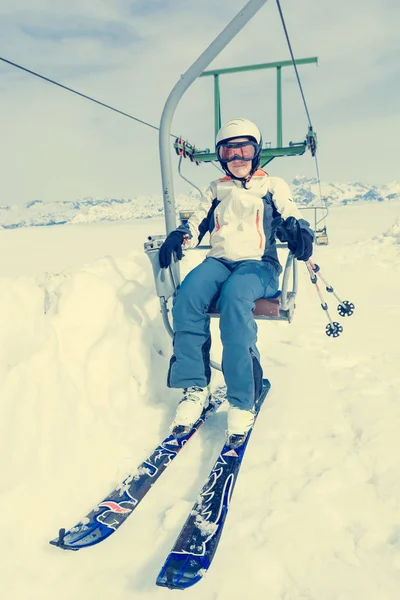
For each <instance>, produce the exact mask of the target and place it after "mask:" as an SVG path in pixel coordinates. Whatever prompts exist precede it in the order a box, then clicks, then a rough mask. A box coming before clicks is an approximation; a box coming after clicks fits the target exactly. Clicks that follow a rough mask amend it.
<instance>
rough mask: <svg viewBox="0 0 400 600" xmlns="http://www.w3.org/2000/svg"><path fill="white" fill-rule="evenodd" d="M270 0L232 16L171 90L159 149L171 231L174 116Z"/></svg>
mask: <svg viewBox="0 0 400 600" xmlns="http://www.w3.org/2000/svg"><path fill="white" fill-rule="evenodd" d="M266 2H267V0H250V1H249V2H248V3H247V4H246V6H244V7H243V8H242V10H241V11H240V12H239V13H238V14H237V15H236V16H235V17H234V18H233V19H232V21H231V22H230V23H229V24H228V25H227V26H226V27H225V29H223V30H222V32H221V33H220V34H219V35H218V36H217V37H216V38H215V40H214V41H213V42H212V43H211V44H210V46H209V47H208V48H207V49H206V50H205V51H204V52H203V54H201V55H200V56H199V58H198V59H197V60H196V61H195V62H194V63H193V65H192V66H191V67H190V68H189V69H188V70H187V71H186V73H185V74H184V75H182V76H181V78H180V80H179V81H178V83H176V84H175V86H174V87H173V89H172V91H171V92H170V94H169V96H168V98H167V101H166V103H165V105H164V109H163V112H162V116H161V121H160V133H159V150H160V165H161V179H162V189H163V198H164V211H165V226H166V232H167V234H168V233H170V231H172V230H173V229H175V228H176V215H175V198H174V187H173V177H172V164H171V147H170V133H171V123H172V119H173V116H174V113H175V110H176V107H177V105H178V102H179V100H180V99H181V98H182V96H183V94H184V93H185V92H186V90H187V89H188V88H189V86H190V85H191V84H192V83H193V82H194V81H195V79H196V78H197V77H198V76H199V75H200V74H201V73H202V72H203V71H204V69H205V68H206V67H207V65H209V64H210V63H211V61H212V60H214V58H215V57H216V56H218V54H219V53H220V52H221V51H222V50H223V49H224V48H225V46H227V45H228V44H229V42H230V41H231V40H232V39H233V38H234V37H235V35H236V34H237V33H239V31H241V29H243V27H244V26H245V25H246V24H247V23H248V21H250V19H251V18H252V17H253V16H254V15H255V14H256V13H257V12H258V11H259V10H260V8H261V7H262V6H263V5H264V4H266Z"/></svg>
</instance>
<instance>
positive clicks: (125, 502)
mask: <svg viewBox="0 0 400 600" xmlns="http://www.w3.org/2000/svg"><path fill="white" fill-rule="evenodd" d="M225 399H226V387H225V386H221V387H219V388H217V389H216V390H215V391H214V392H212V398H211V402H210V404H209V406H208V407H207V408H206V409H205V410H203V413H202V415H201V417H200V419H199V420H198V421H196V423H195V424H194V425H193V427H192V429H191V430H190V431H189V433H187V434H186V435H184V436H182V437H180V438H179V439H176V438H175V437H174V436H173V435H169V436H168V437H167V438H165V440H164V441H163V442H161V444H160V445H159V446H157V448H156V449H155V450H154V452H153V453H152V454H151V455H150V456H149V457H148V458H147V459H146V460H145V461H144V462H142V464H141V465H139V467H138V468H137V469H136V470H135V472H134V473H131V474H130V475H129V476H128V477H127V478H126V479H124V481H123V482H122V483H121V484H120V485H118V486H117V487H116V488H115V489H114V490H113V491H112V492H111V494H109V495H108V496H107V497H106V498H104V500H103V501H102V502H100V503H99V504H98V505H97V506H96V507H95V508H94V509H93V510H92V511H90V512H89V513H88V514H87V515H86V517H84V518H83V519H81V521H79V523H78V524H77V525H75V527H72V528H71V529H68V530H65V529H60V531H59V535H58V538H56V539H54V540H51V541H50V544H53V545H54V546H58V547H59V548H63V549H64V550H79V549H80V548H86V547H87V546H94V545H95V544H98V543H99V542H102V541H103V540H105V539H106V538H108V537H109V536H110V535H111V534H113V533H114V531H116V530H117V529H118V528H119V527H120V526H121V525H122V523H124V522H125V521H126V519H127V518H128V517H129V516H130V515H131V514H132V512H133V511H134V510H135V508H136V507H137V506H138V504H139V503H140V502H141V501H142V500H143V498H144V497H145V495H146V494H147V492H148V491H149V490H150V488H151V487H152V486H153V485H154V484H155V482H156V481H157V480H158V479H159V477H160V476H161V475H162V474H163V473H164V471H165V469H166V468H167V467H168V465H170V464H171V462H172V461H173V460H174V458H175V457H176V456H177V454H178V453H179V452H180V450H181V449H182V448H183V446H184V445H185V444H186V442H188V441H189V440H190V438H191V437H192V436H193V434H194V433H195V432H196V431H197V430H198V429H199V428H200V427H201V425H202V424H203V423H204V421H206V419H208V417H209V416H211V415H212V414H213V413H215V411H216V410H217V409H218V408H219V406H220V405H221V404H222V403H223V402H224V400H225Z"/></svg>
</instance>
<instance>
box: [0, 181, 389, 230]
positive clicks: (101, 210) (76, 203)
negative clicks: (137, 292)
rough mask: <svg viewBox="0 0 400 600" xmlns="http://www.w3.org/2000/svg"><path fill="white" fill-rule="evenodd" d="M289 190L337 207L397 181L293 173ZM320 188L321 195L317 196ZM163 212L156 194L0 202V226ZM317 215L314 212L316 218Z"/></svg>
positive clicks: (190, 197)
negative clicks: (367, 181) (326, 179)
mask: <svg viewBox="0 0 400 600" xmlns="http://www.w3.org/2000/svg"><path fill="white" fill-rule="evenodd" d="M291 187H292V191H293V197H294V199H295V201H296V202H297V203H298V204H299V206H303V207H304V208H305V207H314V206H321V205H322V206H324V205H325V204H326V205H327V206H340V205H342V204H349V203H351V204H352V203H363V202H383V201H391V200H399V199H400V182H398V181H393V182H391V183H387V184H384V185H373V184H365V183H360V182H350V183H326V182H321V184H319V182H318V180H317V179H315V178H307V177H305V176H304V175H297V176H296V177H295V178H294V179H293V181H292V185H291ZM320 190H321V196H322V197H320ZM199 198H200V195H199V194H198V192H194V191H193V190H192V189H191V190H190V191H189V193H188V194H178V195H177V197H176V207H177V209H178V210H179V209H183V210H184V209H193V208H195V207H196V206H197V204H198V202H199ZM162 214H163V201H162V197H161V196H160V195H158V196H157V195H151V196H141V197H139V198H138V197H133V198H93V197H88V198H83V199H76V200H71V201H61V200H58V201H57V200H55V201H53V202H43V201H42V200H33V201H31V202H26V203H25V204H22V205H11V206H10V205H4V204H1V205H0V229H1V228H5V229H15V228H18V227H28V226H40V227H41V226H49V225H62V224H66V223H72V224H76V223H96V222H98V221H121V220H130V219H147V218H150V217H157V216H159V215H162ZM319 216H320V215H319V214H318V217H319Z"/></svg>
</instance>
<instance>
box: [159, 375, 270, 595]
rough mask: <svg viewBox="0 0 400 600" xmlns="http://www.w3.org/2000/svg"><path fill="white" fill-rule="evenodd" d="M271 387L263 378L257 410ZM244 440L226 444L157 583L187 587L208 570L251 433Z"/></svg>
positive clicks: (178, 588)
mask: <svg viewBox="0 0 400 600" xmlns="http://www.w3.org/2000/svg"><path fill="white" fill-rule="evenodd" d="M270 387H271V384H270V382H269V381H268V380H267V379H264V380H263V389H262V392H261V396H260V399H259V401H258V403H257V414H258V412H259V410H260V408H261V405H262V403H263V401H264V399H265V397H266V395H267V393H268V391H269V389H270ZM251 431H252V430H250V431H249V433H248V435H247V437H246V439H245V441H244V442H243V444H242V445H241V446H239V447H237V448H234V449H233V448H231V447H230V446H229V445H228V444H225V445H224V447H223V448H222V451H221V454H220V455H219V457H218V459H217V462H216V463H215V465H214V467H213V469H212V471H211V473H210V475H209V477H208V480H207V482H206V484H205V485H204V487H203V489H202V490H201V492H200V496H199V498H198V500H197V502H196V503H195V505H194V506H193V508H192V510H191V512H190V515H189V517H188V519H187V521H186V523H185V525H184V526H183V528H182V531H181V533H180V534H179V536H178V538H177V540H176V542H175V545H174V547H173V548H172V550H171V552H170V553H169V555H168V557H167V560H166V561H165V563H164V565H163V567H162V569H161V571H160V573H159V575H158V578H157V585H160V586H163V587H168V588H170V589H177V590H183V589H185V588H188V587H191V586H192V585H194V584H195V583H197V582H198V581H199V580H200V579H201V578H202V577H203V575H205V573H206V572H207V570H208V568H209V567H210V565H211V562H212V560H213V558H214V555H215V552H216V551H217V547H218V543H219V540H220V538H221V534H222V530H223V527H224V523H225V519H226V517H227V514H228V509H229V503H230V499H231V496H232V492H233V488H234V487H235V483H236V480H237V477H238V474H239V469H240V466H241V463H242V459H243V456H244V453H245V450H246V447H247V444H248V441H249V438H250V435H251Z"/></svg>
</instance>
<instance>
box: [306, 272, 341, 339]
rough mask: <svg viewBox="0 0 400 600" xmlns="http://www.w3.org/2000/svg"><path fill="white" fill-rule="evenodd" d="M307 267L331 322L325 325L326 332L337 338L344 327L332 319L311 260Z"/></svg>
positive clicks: (323, 308)
mask: <svg viewBox="0 0 400 600" xmlns="http://www.w3.org/2000/svg"><path fill="white" fill-rule="evenodd" d="M306 267H307V270H308V272H309V275H310V279H311V283H313V284H314V285H315V289H316V290H317V294H318V296H319V299H320V301H321V308H322V310H324V311H325V313H326V316H327V317H328V321H329V323H328V325H327V326H326V327H325V333H326V335H328V336H332V337H334V338H336V337H338V336H339V335H340V334H341V333H342V331H343V327H342V325H341V324H340V323H338V322H337V321H332V319H331V316H330V314H329V310H328V305H327V303H326V302H325V300H324V297H323V296H322V293H321V290H320V289H319V285H318V277H317V275H316V273H315V271H314V269H313V266H312V263H311V261H310V260H308V261H307V262H306Z"/></svg>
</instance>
